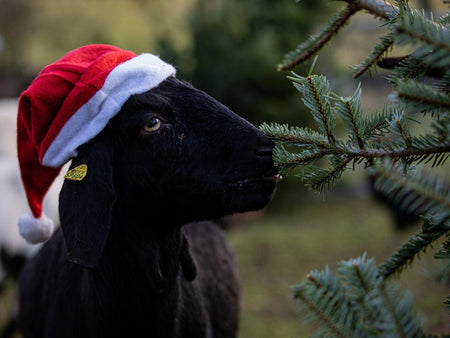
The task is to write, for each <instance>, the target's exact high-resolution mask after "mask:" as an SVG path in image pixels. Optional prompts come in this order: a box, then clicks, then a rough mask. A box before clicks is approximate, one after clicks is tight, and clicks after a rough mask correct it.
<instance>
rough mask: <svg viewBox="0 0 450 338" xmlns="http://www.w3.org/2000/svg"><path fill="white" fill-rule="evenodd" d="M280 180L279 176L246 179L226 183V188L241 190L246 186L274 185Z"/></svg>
mask: <svg viewBox="0 0 450 338" xmlns="http://www.w3.org/2000/svg"><path fill="white" fill-rule="evenodd" d="M281 179H282V177H281V175H272V176H264V177H247V178H243V179H239V180H237V181H233V182H228V183H227V187H229V188H234V189H241V188H244V187H248V186H259V185H264V184H270V185H274V184H275V183H276V182H278V181H280V180H281Z"/></svg>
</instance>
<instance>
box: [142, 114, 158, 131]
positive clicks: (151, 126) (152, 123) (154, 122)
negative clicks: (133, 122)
mask: <svg viewBox="0 0 450 338" xmlns="http://www.w3.org/2000/svg"><path fill="white" fill-rule="evenodd" d="M160 127H161V120H160V119H159V118H157V117H154V118H152V119H151V120H149V121H148V122H147V124H146V125H145V126H144V128H143V129H144V131H145V132H147V133H153V132H155V131H157V130H158V129H159V128H160Z"/></svg>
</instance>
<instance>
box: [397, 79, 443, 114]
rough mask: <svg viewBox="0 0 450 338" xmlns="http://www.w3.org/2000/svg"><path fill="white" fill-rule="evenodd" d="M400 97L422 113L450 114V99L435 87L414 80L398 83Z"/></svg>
mask: <svg viewBox="0 0 450 338" xmlns="http://www.w3.org/2000/svg"><path fill="white" fill-rule="evenodd" d="M396 90H397V95H398V97H399V98H400V99H401V100H403V101H405V103H406V104H407V105H408V106H413V107H415V108H417V109H419V110H420V111H421V112H441V111H443V112H450V97H449V95H448V94H446V93H443V92H441V91H440V90H438V89H436V88H435V87H433V86H430V85H427V84H423V83H420V82H419V81H417V80H414V79H407V80H403V81H397V83H396Z"/></svg>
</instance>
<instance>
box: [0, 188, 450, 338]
mask: <svg viewBox="0 0 450 338" xmlns="http://www.w3.org/2000/svg"><path fill="white" fill-rule="evenodd" d="M305 196H306V197H305ZM305 198H306V200H305ZM274 202H275V204H276V203H279V201H278V202H277V199H275V201H274ZM275 206H276V205H275ZM415 231H416V229H414V228H412V229H408V230H405V231H401V232H399V231H395V230H394V229H393V226H392V224H391V219H390V215H389V214H388V212H387V211H386V210H385V209H384V208H383V207H381V206H379V205H378V204H375V203H374V202H371V201H370V200H367V199H357V198H353V199H350V198H341V197H340V198H337V197H329V198H327V200H326V201H321V200H320V201H319V200H318V199H317V198H314V197H313V195H312V194H309V193H308V194H305V195H303V197H292V198H290V199H289V201H288V202H287V203H286V202H285V201H283V203H282V205H281V208H280V206H278V207H277V208H275V209H274V210H269V212H265V213H263V214H256V215H255V214H254V215H252V216H251V217H248V216H247V217H244V218H240V219H239V223H238V225H235V226H234V227H233V228H232V229H231V230H229V231H228V238H229V240H230V242H231V245H232V247H233V248H234V250H235V251H236V254H237V256H238V261H239V267H240V272H241V278H242V305H241V322H240V334H239V337H241V338H247V337H249V338H253V337H257V338H264V337H271V338H277V337H287V338H290V337H307V336H309V335H310V334H311V331H310V329H309V328H308V327H306V326H304V325H303V324H302V323H301V320H300V316H301V314H297V313H296V311H295V306H294V302H293V301H292V299H291V297H290V289H289V287H290V286H291V285H294V284H297V283H300V282H301V281H302V280H303V279H304V278H305V276H306V274H307V273H308V272H309V271H310V270H314V269H323V268H324V267H325V265H329V266H330V268H331V269H333V270H335V268H336V263H337V262H338V261H340V260H343V259H345V260H346V259H349V258H353V257H357V256H360V255H362V254H363V253H364V252H367V254H368V256H369V257H375V258H376V260H377V263H378V264H380V263H382V262H383V260H384V259H386V258H387V257H389V256H390V255H391V254H392V253H393V252H394V251H395V250H396V249H397V248H398V247H399V246H400V245H401V244H402V243H403V242H404V241H405V240H406V239H407V238H408V237H409V236H410V235H411V234H412V233H414V232H415ZM437 246H438V245H436V246H435V250H429V252H428V254H426V255H421V259H420V260H416V261H415V262H414V264H413V267H412V269H409V270H407V271H405V272H404V273H403V274H402V275H401V278H400V280H399V282H400V283H401V285H402V286H404V287H405V288H408V289H410V290H411V291H412V292H413V294H414V297H415V307H416V309H417V311H418V312H419V314H420V316H421V317H422V318H423V322H424V327H425V329H426V330H427V332H429V333H445V332H447V333H448V332H450V329H449V328H450V320H449V318H450V317H449V314H448V311H447V310H445V307H444V305H443V304H442V302H443V301H444V300H445V299H446V297H447V294H449V290H448V288H446V287H445V286H442V285H440V284H438V283H437V282H435V280H434V278H433V277H432V276H431V275H432V274H435V273H436V271H437V269H436V265H437V264H438V263H442V262H439V261H436V260H434V259H432V254H433V253H434V252H435V251H436V250H437ZM447 273H448V270H447ZM8 290H9V292H8V293H7V297H3V298H2V299H0V332H1V328H2V321H3V322H4V321H5V319H6V318H7V317H8V316H9V313H10V311H11V309H12V303H13V301H12V300H13V298H14V294H15V286H14V285H13V284H9V285H8Z"/></svg>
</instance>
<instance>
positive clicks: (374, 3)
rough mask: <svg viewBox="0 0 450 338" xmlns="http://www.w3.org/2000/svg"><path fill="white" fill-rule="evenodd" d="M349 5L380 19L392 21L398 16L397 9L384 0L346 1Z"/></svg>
mask: <svg viewBox="0 0 450 338" xmlns="http://www.w3.org/2000/svg"><path fill="white" fill-rule="evenodd" d="M344 1H345V2H348V3H349V4H354V5H357V6H359V7H360V8H362V9H365V10H366V11H368V12H369V13H371V14H373V15H375V16H378V17H380V18H383V19H386V20H390V19H391V18H392V17H393V16H395V15H396V9H395V8H394V7H392V6H391V5H390V4H389V3H387V2H385V1H382V0H344Z"/></svg>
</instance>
